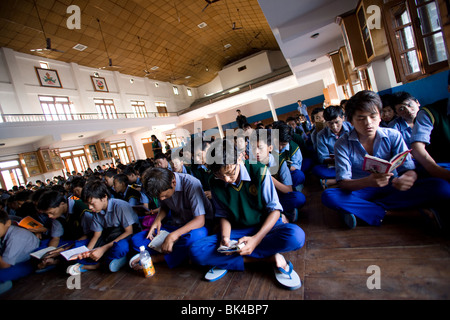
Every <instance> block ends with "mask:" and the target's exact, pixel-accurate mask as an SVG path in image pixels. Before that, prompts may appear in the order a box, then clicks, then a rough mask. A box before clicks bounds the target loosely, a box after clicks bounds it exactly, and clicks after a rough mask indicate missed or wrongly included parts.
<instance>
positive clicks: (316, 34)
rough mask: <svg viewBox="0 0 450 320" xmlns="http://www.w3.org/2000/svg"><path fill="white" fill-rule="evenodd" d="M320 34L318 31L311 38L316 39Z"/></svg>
mask: <svg viewBox="0 0 450 320" xmlns="http://www.w3.org/2000/svg"><path fill="white" fill-rule="evenodd" d="M318 36H319V33H318V32H317V33H314V34H313V35H312V36H311V39H316V38H317V37H318Z"/></svg>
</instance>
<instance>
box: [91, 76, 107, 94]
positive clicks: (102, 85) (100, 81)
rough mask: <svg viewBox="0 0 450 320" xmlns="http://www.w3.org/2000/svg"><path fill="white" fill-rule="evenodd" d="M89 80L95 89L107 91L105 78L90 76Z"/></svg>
mask: <svg viewBox="0 0 450 320" xmlns="http://www.w3.org/2000/svg"><path fill="white" fill-rule="evenodd" d="M91 80H92V84H93V85H94V90H95V91H102V92H108V86H107V85H106V80H105V78H101V77H94V76H91Z"/></svg>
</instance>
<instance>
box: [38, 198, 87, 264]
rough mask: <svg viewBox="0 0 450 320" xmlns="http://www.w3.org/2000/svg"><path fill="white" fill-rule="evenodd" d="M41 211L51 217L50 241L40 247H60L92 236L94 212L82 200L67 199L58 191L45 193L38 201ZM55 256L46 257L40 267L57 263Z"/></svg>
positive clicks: (44, 242)
mask: <svg viewBox="0 0 450 320" xmlns="http://www.w3.org/2000/svg"><path fill="white" fill-rule="evenodd" d="M37 208H38V210H39V211H40V212H42V213H44V214H46V215H47V216H48V217H49V219H51V221H52V224H51V228H50V235H51V239H50V241H42V242H41V245H40V248H44V247H55V248H56V247H59V246H60V245H63V244H73V243H74V241H76V240H84V239H87V238H89V237H91V236H92V234H91V223H92V218H93V215H92V212H91V211H90V210H89V208H88V206H87V205H86V204H85V203H84V202H83V201H82V200H74V199H67V200H66V198H65V197H64V196H63V195H62V194H61V193H60V192H57V191H47V192H45V193H43V194H42V195H41V196H40V198H39V201H38V203H37ZM57 262H58V260H56V259H54V258H49V259H44V260H43V261H42V262H41V263H40V264H39V265H38V268H39V269H43V268H45V267H47V266H50V265H53V264H56V263H57Z"/></svg>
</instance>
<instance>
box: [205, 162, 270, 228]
mask: <svg viewBox="0 0 450 320" xmlns="http://www.w3.org/2000/svg"><path fill="white" fill-rule="evenodd" d="M244 165H245V168H246V169H247V171H248V173H249V176H250V179H251V181H241V182H240V183H239V185H238V186H234V185H231V184H228V185H227V184H226V183H225V182H224V181H222V180H219V179H215V178H214V177H211V178H210V180H209V183H210V186H211V191H212V192H213V194H214V195H215V196H216V198H217V200H218V201H219V202H220V203H221V204H222V206H223V207H224V208H227V209H228V211H229V213H231V214H230V218H229V220H230V222H231V224H232V226H238V227H250V226H256V225H260V224H261V223H262V222H263V221H264V220H265V218H266V216H265V215H266V214H267V213H266V208H265V205H264V202H263V199H262V192H261V185H262V182H263V180H264V177H265V175H266V172H267V166H265V165H263V164H262V163H256V164H250V163H249V162H248V160H247V161H245V163H244Z"/></svg>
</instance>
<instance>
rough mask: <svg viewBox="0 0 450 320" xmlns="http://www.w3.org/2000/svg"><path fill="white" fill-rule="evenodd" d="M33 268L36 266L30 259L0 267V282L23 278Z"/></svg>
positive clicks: (32, 270) (31, 271) (30, 272)
mask: <svg viewBox="0 0 450 320" xmlns="http://www.w3.org/2000/svg"><path fill="white" fill-rule="evenodd" d="M34 270H36V266H35V264H34V263H33V261H32V260H31V259H30V260H27V261H24V262H20V263H17V264H15V265H13V266H11V267H9V268H6V269H0V283H3V282H6V281H14V280H17V279H20V278H24V277H26V276H28V275H30V274H32V273H33V272H34Z"/></svg>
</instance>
